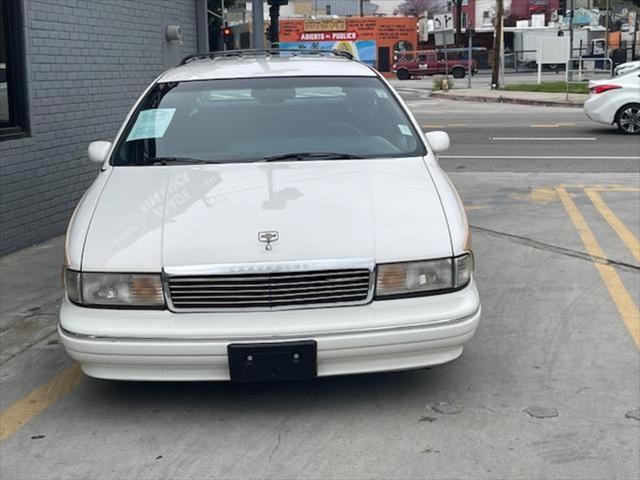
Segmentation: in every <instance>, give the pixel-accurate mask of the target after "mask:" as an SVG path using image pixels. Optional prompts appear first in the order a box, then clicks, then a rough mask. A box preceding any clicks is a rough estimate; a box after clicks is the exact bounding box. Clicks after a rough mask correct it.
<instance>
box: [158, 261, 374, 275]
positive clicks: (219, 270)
mask: <svg viewBox="0 0 640 480" xmlns="http://www.w3.org/2000/svg"><path fill="white" fill-rule="evenodd" d="M375 266H376V264H375V262H374V261H373V260H371V259H369V258H345V259H326V260H295V261H286V262H254V263H223V264H215V265H187V266H180V267H165V268H164V269H163V272H164V273H165V274H166V275H169V276H174V275H175V276H182V275H185V276H194V277H195V276H197V275H224V274H232V275H238V274H243V273H246V274H251V273H279V272H305V271H313V270H343V269H357V268H361V269H367V270H369V271H373V269H374V268H375Z"/></svg>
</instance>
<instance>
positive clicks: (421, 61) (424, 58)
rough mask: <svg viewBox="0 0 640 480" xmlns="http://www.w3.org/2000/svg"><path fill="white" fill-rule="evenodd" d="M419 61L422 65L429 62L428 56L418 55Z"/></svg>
mask: <svg viewBox="0 0 640 480" xmlns="http://www.w3.org/2000/svg"><path fill="white" fill-rule="evenodd" d="M418 61H419V62H420V63H424V62H426V61H427V56H426V55H418Z"/></svg>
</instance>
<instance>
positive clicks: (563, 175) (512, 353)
mask: <svg viewBox="0 0 640 480" xmlns="http://www.w3.org/2000/svg"><path fill="white" fill-rule="evenodd" d="M404 96H405V98H406V100H407V102H408V104H409V105H410V107H411V108H412V109H413V110H414V112H415V113H416V115H417V118H418V120H419V121H420V122H421V124H422V125H423V128H424V129H425V130H434V129H444V130H447V131H448V132H449V133H450V135H451V137H452V148H451V150H450V151H449V152H447V154H446V155H443V158H442V164H443V166H444V168H445V169H446V170H448V171H449V172H450V177H451V179H452V181H453V182H454V184H455V185H456V187H457V188H458V190H459V192H460V194H461V196H462V198H463V201H464V203H465V205H466V208H467V211H468V215H469V221H470V223H471V225H472V234H473V248H474V252H475V255H476V261H477V265H476V278H477V282H478V288H479V290H480V294H481V299H482V306H483V316H482V320H481V325H480V328H479V331H478V333H477V336H476V337H475V338H474V339H473V340H472V341H471V342H470V343H469V344H468V346H467V347H465V351H464V354H463V356H462V357H461V358H460V359H458V360H456V361H454V362H453V363H450V364H447V365H443V366H438V367H432V368H428V369H424V370H417V371H409V372H398V373H388V374H377V375H358V376H347V377H337V378H323V379H319V380H317V381H313V382H297V383H284V384H281V383H277V384H251V385H237V384H227V383H142V382H109V381H100V380H94V379H90V378H87V377H84V376H83V375H82V374H81V372H80V371H79V369H78V367H77V366H76V365H75V364H73V363H72V362H71V361H70V359H69V358H68V357H67V356H66V355H65V353H64V352H63V350H62V347H61V346H60V344H59V343H58V341H57V337H56V334H55V332H54V329H55V322H56V318H55V316H56V308H57V305H58V302H59V298H60V296H61V294H62V291H61V289H60V285H59V282H60V267H61V264H62V240H61V239H54V240H52V241H50V242H48V243H46V244H43V245H40V246H37V247H32V248H30V249H27V250H25V251H22V252H17V253H15V254H12V255H9V256H7V257H4V258H3V259H2V265H1V266H0V267H1V268H0V270H1V272H2V278H1V282H2V283H1V284H0V286H1V291H2V320H1V323H0V327H1V328H2V333H0V341H1V342H2V344H1V346H2V358H1V362H2V365H1V368H0V393H1V395H0V409H1V413H0V415H1V417H0V425H1V432H0V459H1V461H0V477H2V478H3V479H14V478H15V479H18V478H25V479H26V478H83V479H86V478H100V479H103V478H113V479H123V478H176V479H179V478H201V477H211V478H241V477H242V478H294V477H295V478H425V477H436V478H522V479H524V478H602V479H609V478H637V475H638V472H640V421H639V412H638V408H639V407H640V357H639V355H638V352H639V348H640V314H639V311H638V305H640V245H639V244H638V238H640V215H638V212H640V174H639V173H638V172H639V171H640V147H639V145H638V141H637V138H636V139H634V138H629V137H622V136H620V135H618V134H617V133H616V132H615V130H610V129H606V128H602V127H601V126H597V125H595V124H592V123H591V122H589V121H588V119H585V118H583V114H582V112H581V111H579V110H577V109H564V108H557V109H555V108H543V107H524V106H522V107H520V106H508V105H491V106H489V105H482V104H467V103H465V102H447V101H435V100H431V99H429V98H428V96H427V95H421V94H416V93H415V92H409V91H407V92H404ZM543 124H546V125H554V126H547V127H539V126H536V125H543ZM581 137H582V138H583V139H582V140H568V139H567V138H581ZM505 138H521V140H504V139H505ZM540 138H547V139H548V138H558V139H560V138H564V140H540ZM584 138H595V140H584ZM496 139H497V140H496ZM500 139H502V140H500ZM345 310H347V309H346V308H345Z"/></svg>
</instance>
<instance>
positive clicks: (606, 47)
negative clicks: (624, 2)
mask: <svg viewBox="0 0 640 480" xmlns="http://www.w3.org/2000/svg"><path fill="white" fill-rule="evenodd" d="M610 6H611V5H610V0H607V16H606V18H605V19H604V22H605V25H604V58H609V7H610Z"/></svg>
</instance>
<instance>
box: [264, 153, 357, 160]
mask: <svg viewBox="0 0 640 480" xmlns="http://www.w3.org/2000/svg"><path fill="white" fill-rule="evenodd" d="M351 158H362V157H360V156H358V155H351V154H350V153H334V152H292V153H283V154H282V155H272V156H271V157H264V158H263V159H262V160H261V161H263V162H283V161H287V160H298V161H301V160H348V159H351Z"/></svg>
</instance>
